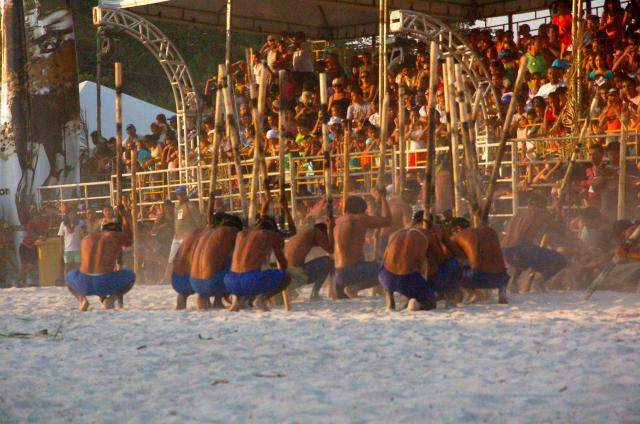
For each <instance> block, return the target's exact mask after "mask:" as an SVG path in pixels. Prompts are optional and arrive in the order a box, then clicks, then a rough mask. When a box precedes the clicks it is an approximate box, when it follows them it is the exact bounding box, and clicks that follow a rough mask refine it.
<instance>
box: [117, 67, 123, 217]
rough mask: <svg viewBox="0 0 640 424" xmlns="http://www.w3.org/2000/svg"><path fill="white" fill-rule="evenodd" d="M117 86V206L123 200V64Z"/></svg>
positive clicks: (119, 71) (118, 75)
mask: <svg viewBox="0 0 640 424" xmlns="http://www.w3.org/2000/svg"><path fill="white" fill-rule="evenodd" d="M115 86H116V195H117V197H118V198H117V200H116V204H119V203H120V201H121V199H122V166H121V161H122V63H120V62H116V63H115Z"/></svg>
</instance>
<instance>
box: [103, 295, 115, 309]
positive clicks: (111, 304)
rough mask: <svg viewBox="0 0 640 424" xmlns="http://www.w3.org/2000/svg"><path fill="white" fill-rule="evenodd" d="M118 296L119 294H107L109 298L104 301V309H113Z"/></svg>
mask: <svg viewBox="0 0 640 424" xmlns="http://www.w3.org/2000/svg"><path fill="white" fill-rule="evenodd" d="M116 298H117V296H116V295H113V294H112V295H110V296H107V298H106V299H105V300H103V301H102V306H104V309H113V307H114V303H115V301H116Z"/></svg>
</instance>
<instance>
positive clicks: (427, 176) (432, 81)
mask: <svg viewBox="0 0 640 424" xmlns="http://www.w3.org/2000/svg"><path fill="white" fill-rule="evenodd" d="M429 54H430V58H429V59H430V65H429V115H428V119H429V127H428V133H427V136H428V139H427V163H426V165H425V169H424V190H423V194H422V208H423V211H424V212H423V218H422V219H423V221H422V223H423V226H424V227H425V228H427V227H428V225H429V224H428V221H429V214H430V213H431V182H432V181H433V169H434V162H435V156H436V155H435V153H436V90H437V87H438V44H437V43H436V42H435V41H432V42H431V49H430V53H429Z"/></svg>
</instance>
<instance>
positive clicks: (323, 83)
mask: <svg viewBox="0 0 640 424" xmlns="http://www.w3.org/2000/svg"><path fill="white" fill-rule="evenodd" d="M318 77H319V79H320V112H321V114H322V117H321V119H322V154H323V157H324V192H325V197H326V201H327V216H328V217H329V219H333V197H332V195H331V146H330V145H329V126H328V125H327V124H328V120H329V112H328V111H327V74H325V73H324V72H321V73H320V74H319V75H318Z"/></svg>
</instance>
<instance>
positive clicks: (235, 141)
mask: <svg viewBox="0 0 640 424" xmlns="http://www.w3.org/2000/svg"><path fill="white" fill-rule="evenodd" d="M218 74H219V75H222V95H223V97H224V107H225V112H226V114H227V128H228V129H229V134H230V136H231V146H232V150H233V162H234V165H235V167H236V173H237V175H238V185H239V186H240V205H241V206H242V213H243V214H244V216H245V219H247V222H250V221H251V219H249V217H248V213H249V206H248V204H247V190H246V186H245V182H244V175H243V172H242V161H241V160H240V134H239V133H238V122H237V121H236V116H235V107H234V106H233V101H234V100H233V93H232V92H231V86H230V84H229V81H228V76H227V69H226V68H225V66H224V65H218Z"/></svg>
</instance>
